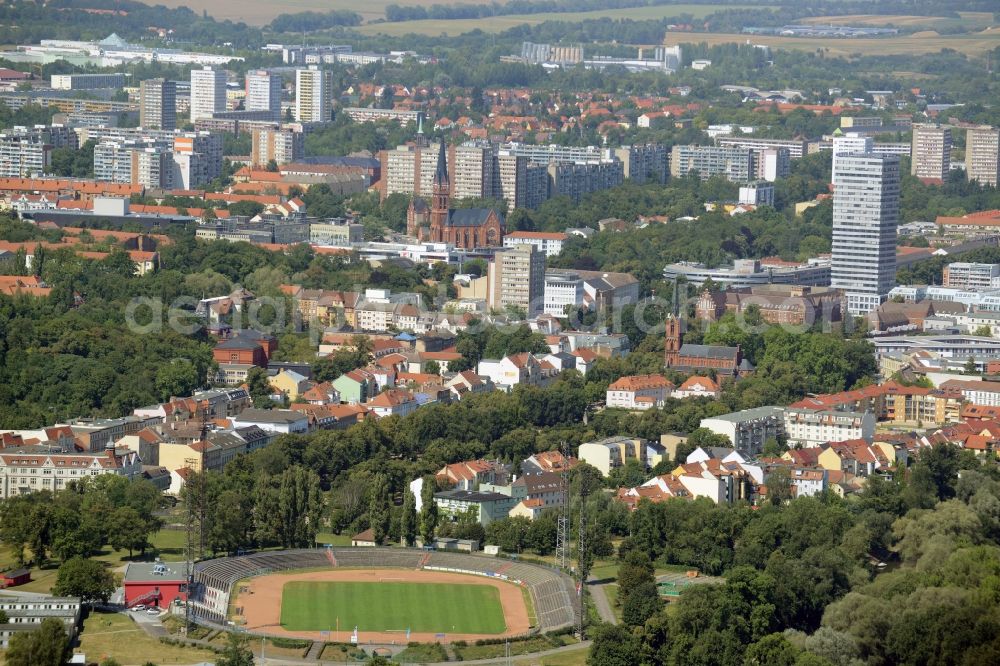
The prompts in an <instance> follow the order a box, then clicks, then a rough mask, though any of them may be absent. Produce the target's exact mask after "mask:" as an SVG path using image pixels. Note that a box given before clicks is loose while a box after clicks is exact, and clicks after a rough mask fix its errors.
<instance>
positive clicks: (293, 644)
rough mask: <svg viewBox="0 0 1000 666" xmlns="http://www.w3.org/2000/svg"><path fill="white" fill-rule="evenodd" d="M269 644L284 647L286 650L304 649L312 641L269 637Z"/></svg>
mask: <svg viewBox="0 0 1000 666" xmlns="http://www.w3.org/2000/svg"><path fill="white" fill-rule="evenodd" d="M268 640H270V641H271V645H273V646H274V647H276V648H285V649H288V650H304V649H306V648H307V647H309V646H310V645H312V641H307V640H303V639H301V638H270V639H268Z"/></svg>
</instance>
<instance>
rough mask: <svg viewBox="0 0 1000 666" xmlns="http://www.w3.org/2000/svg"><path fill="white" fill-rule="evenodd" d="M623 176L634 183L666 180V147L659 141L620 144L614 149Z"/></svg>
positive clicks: (662, 181) (663, 181)
mask: <svg viewBox="0 0 1000 666" xmlns="http://www.w3.org/2000/svg"><path fill="white" fill-rule="evenodd" d="M614 156H615V157H617V158H618V159H619V160H620V161H621V163H622V169H623V171H624V174H625V177H626V178H628V179H629V180H631V181H632V182H635V183H640V184H641V183H646V182H654V183H665V182H667V172H668V167H667V162H668V160H667V147H666V146H664V145H663V144H659V143H647V144H645V145H636V146H622V147H621V148H616V149H615V150H614Z"/></svg>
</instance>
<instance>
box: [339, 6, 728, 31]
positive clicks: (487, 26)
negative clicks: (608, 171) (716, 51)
mask: <svg viewBox="0 0 1000 666" xmlns="http://www.w3.org/2000/svg"><path fill="white" fill-rule="evenodd" d="M737 7H739V6H738V5H732V6H731V7H730V8H737ZM718 10H719V7H718V6H717V5H695V4H689V5H660V6H656V7H630V8H628V9H604V10H599V11H592V12H564V13H557V12H547V13H542V14H511V15H509V16H496V17H489V18H480V19H454V20H446V19H445V20H433V19H428V20H426V21H404V22H399V23H372V24H368V25H365V26H362V27H361V28H359V30H360V32H363V33H367V34H376V33H381V34H384V35H405V34H409V33H416V34H422V35H441V34H444V35H460V34H462V33H463V32H470V31H472V30H482V31H483V32H503V31H504V30H509V29H510V28H513V27H516V26H519V25H538V24H539V23H544V22H545V21H585V20H588V19H603V18H615V19H632V20H633V21H644V20H649V19H661V18H665V17H668V16H681V15H682V14H688V15H690V16H692V17H694V18H704V17H705V16H708V15H709V14H712V13H713V12H716V11H718Z"/></svg>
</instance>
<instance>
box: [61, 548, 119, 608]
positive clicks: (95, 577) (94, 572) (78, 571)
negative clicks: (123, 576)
mask: <svg viewBox="0 0 1000 666" xmlns="http://www.w3.org/2000/svg"><path fill="white" fill-rule="evenodd" d="M114 593H115V577H114V576H113V575H112V573H111V572H110V571H108V570H107V569H106V568H105V567H104V564H103V563H102V562H99V561H98V560H85V559H83V558H82V557H74V558H72V559H69V560H67V561H65V562H63V563H62V564H61V565H60V566H59V571H58V573H57V574H56V584H55V585H53V586H52V594H55V595H56V596H60V597H80V599H81V600H82V601H83V602H84V603H92V602H95V601H100V602H102V603H107V602H108V599H110V598H111V595H112V594H114Z"/></svg>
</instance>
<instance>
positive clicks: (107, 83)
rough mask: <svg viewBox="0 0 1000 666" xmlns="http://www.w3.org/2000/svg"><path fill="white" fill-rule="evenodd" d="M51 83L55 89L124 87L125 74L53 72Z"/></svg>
mask: <svg viewBox="0 0 1000 666" xmlns="http://www.w3.org/2000/svg"><path fill="white" fill-rule="evenodd" d="M49 85H51V86H52V88H53V89H55V90H95V89H97V88H122V87H124V86H125V75H124V74H118V73H116V74H53V75H52V78H51V79H50V80H49Z"/></svg>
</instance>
